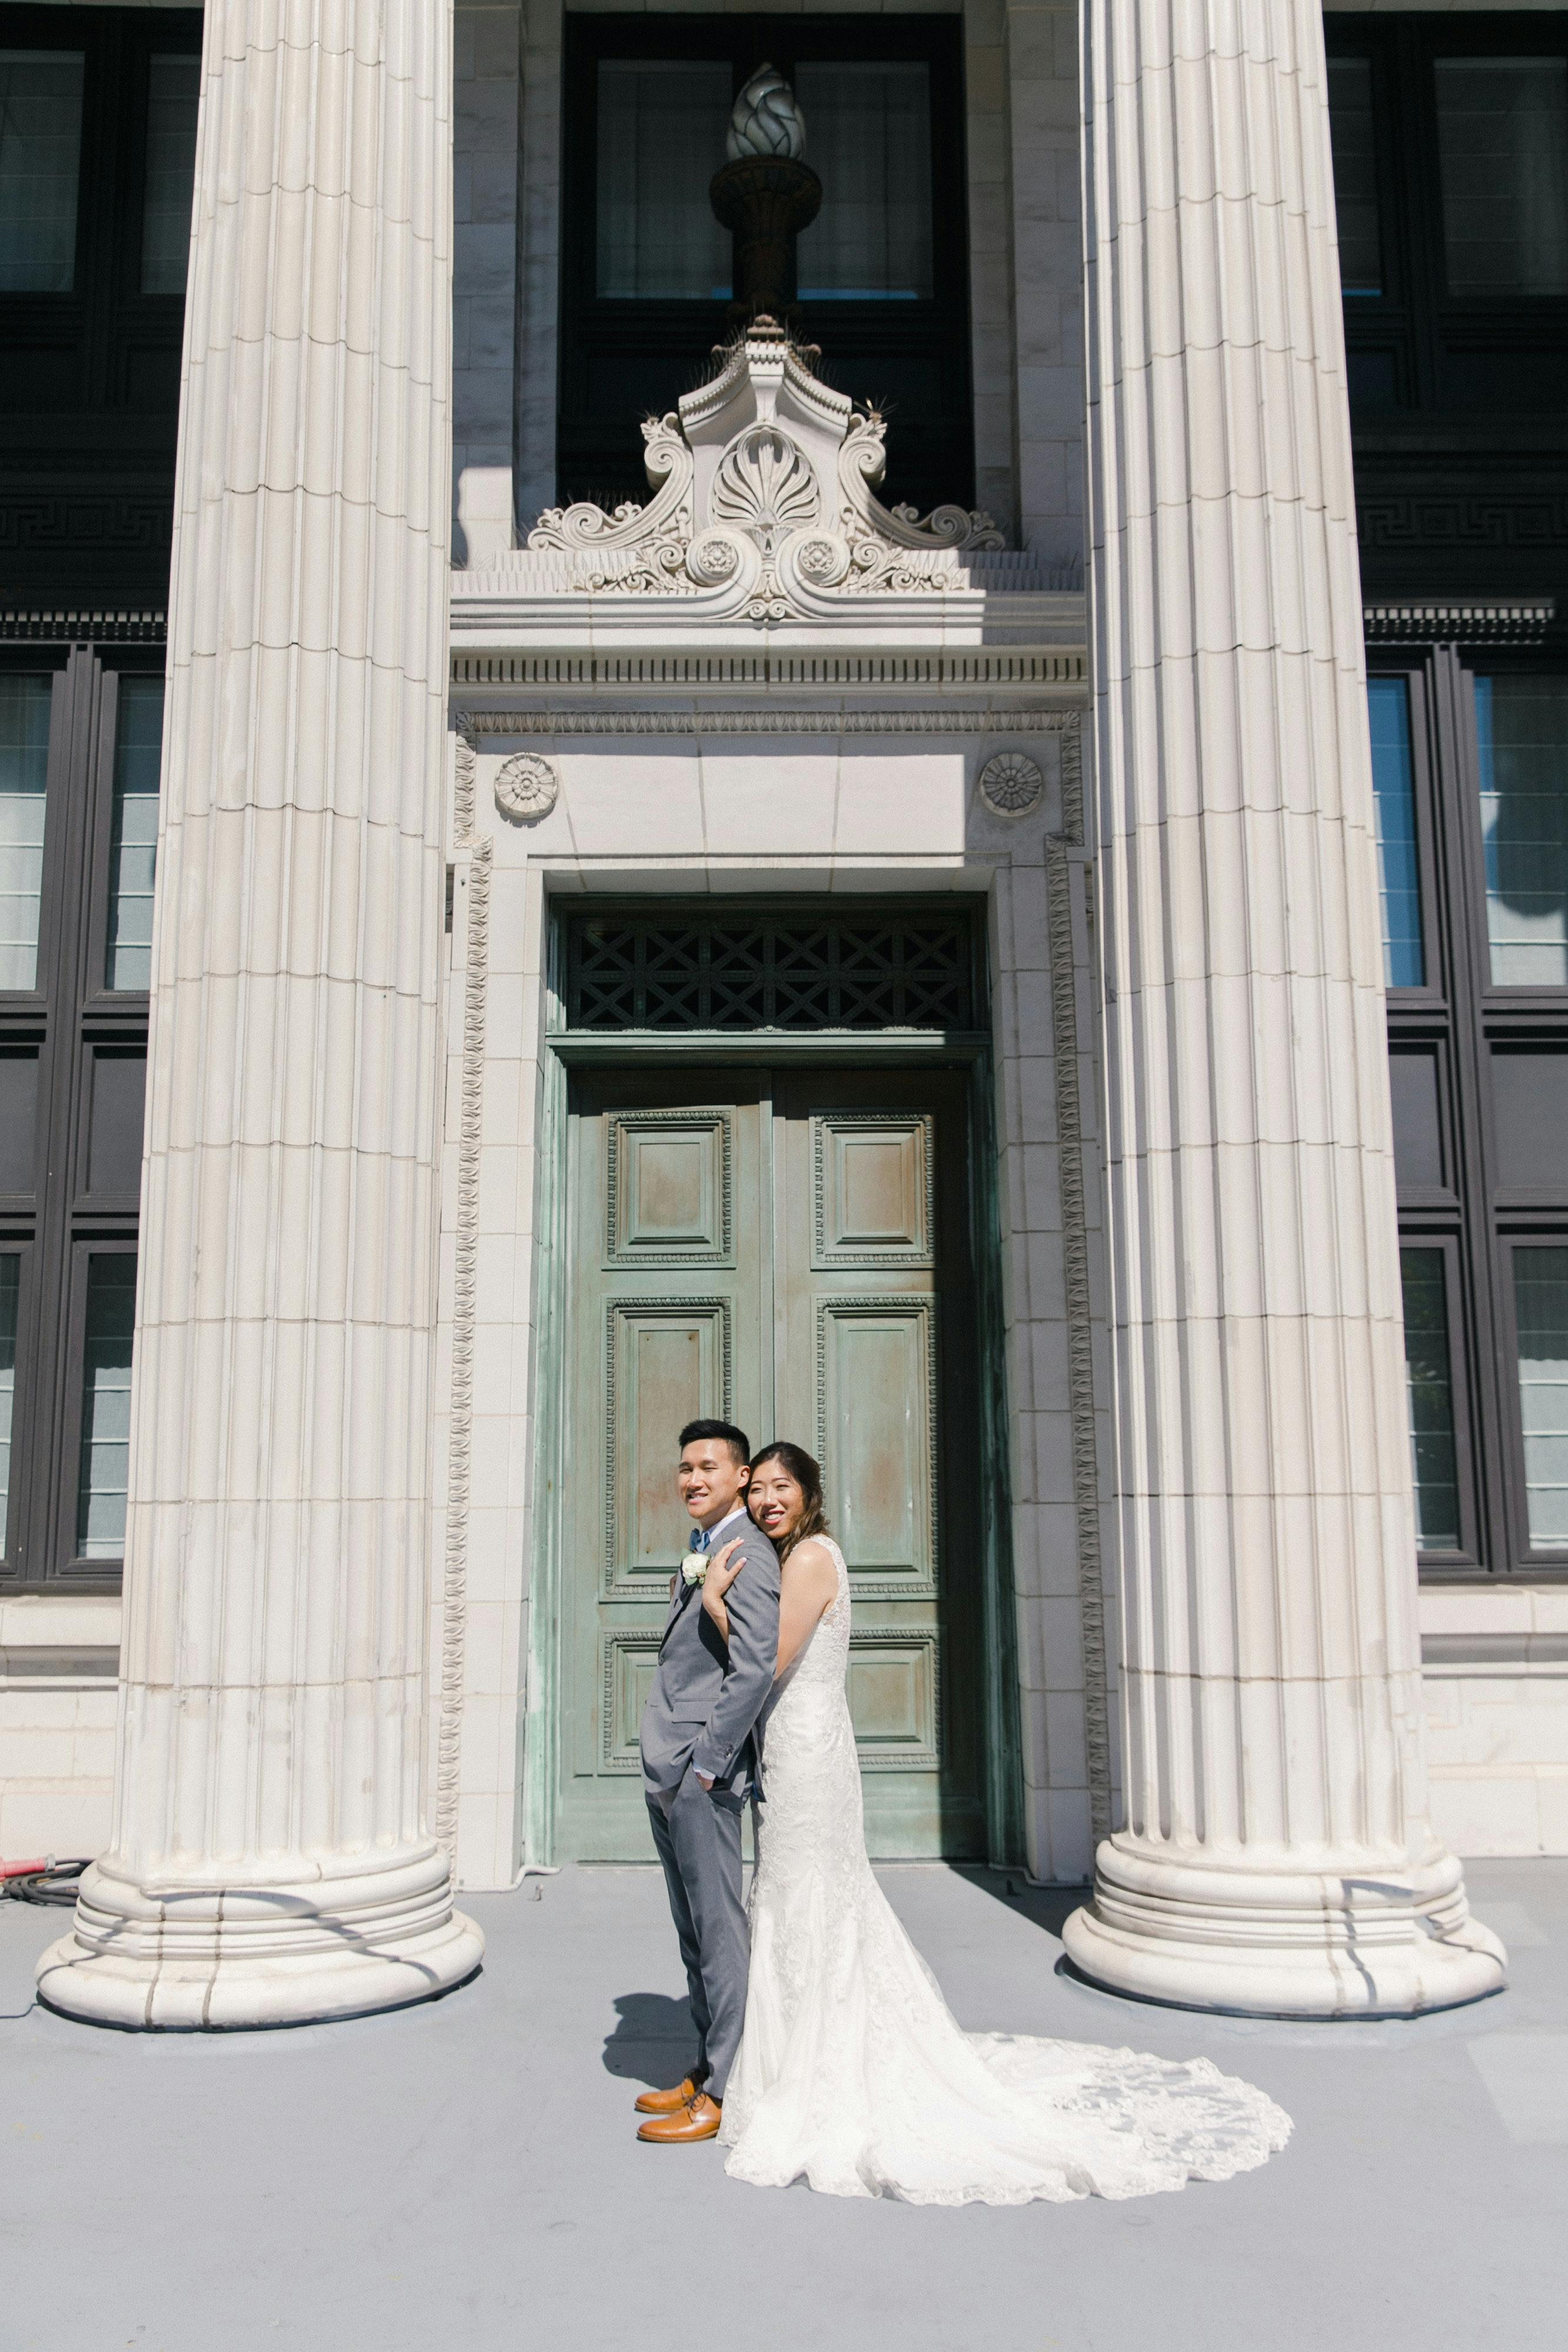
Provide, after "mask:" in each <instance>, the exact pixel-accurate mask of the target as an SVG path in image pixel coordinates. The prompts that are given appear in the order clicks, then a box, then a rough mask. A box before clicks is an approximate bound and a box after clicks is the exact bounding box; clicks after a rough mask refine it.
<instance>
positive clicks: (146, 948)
mask: <svg viewBox="0 0 1568 2352" xmlns="http://www.w3.org/2000/svg"><path fill="white" fill-rule="evenodd" d="M162 744H163V681H162V678H161V677H128V678H123V679H121V681H120V698H119V725H118V726H117V728H116V730H115V744H114V813H113V816H112V819H111V823H110V845H109V925H108V932H109V946H108V955H107V959H106V962H107V969H106V971H105V974H104V982H105V985H106V986H107V987H109V988H112V989H117V990H118V989H128V988H135V989H145V988H150V987H151V986H152V878H153V874H154V871H155V869H156V866H157V862H158V769H159V761H160V758H161V756H162Z"/></svg>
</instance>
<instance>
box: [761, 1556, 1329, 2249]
mask: <svg viewBox="0 0 1568 2352" xmlns="http://www.w3.org/2000/svg"><path fill="white" fill-rule="evenodd" d="M821 1540H823V1541H825V1542H826V1545H827V1549H828V1550H829V1551H830V1552H831V1556H832V1559H833V1562H834V1566H835V1570H836V1572H837V1577H838V1592H837V1596H836V1598H835V1599H834V1600H833V1601H832V1602H831V1605H830V1606H829V1608H828V1609H827V1610H826V1611H825V1612H823V1614H822V1616H821V1618H820V1619H819V1620H818V1622H817V1624H816V1626H815V1627H814V1628H813V1630H812V1633H811V1634H810V1638H809V1640H808V1641H807V1643H806V1644H805V1646H804V1648H803V1649H802V1650H801V1652H800V1655H799V1657H798V1658H797V1659H796V1660H795V1661H794V1663H793V1664H792V1665H791V1666H790V1667H789V1670H788V1671H787V1672H786V1673H785V1674H784V1675H781V1676H780V1677H779V1682H778V1684H777V1685H776V1687H775V1690H774V1693H773V1696H772V1698H771V1699H770V1701H769V1704H768V1713H767V1716H766V1719H765V1720H766V1734H765V1738H766V1752H767V1759H768V1768H767V1803H766V1806H765V1808H764V1811H763V1814H762V1819H761V1822H760V1825H759V1829H758V1864H757V1870H756V1874H755V1876H754V1878H753V1882H752V1888H751V1897H750V1905H749V1909H750V1918H751V1974H750V1983H749V1990H748V1993H747V2011H746V2031H745V2034H744V2037H743V2039H742V2042H741V2047H740V2054H739V2057H738V2059H737V2062H736V2065H735V2070H734V2072H733V2073H732V2074H731V2076H730V2079H729V2087H728V2091H727V2095H726V2098H725V2102H724V2121H723V2126H722V2129H721V2133H720V2137H721V2139H722V2141H723V2142H724V2144H725V2146H726V2148H727V2157H726V2168H727V2170H728V2171H729V2172H730V2173H731V2174H732V2175H734V2176H735V2177H736V2178H737V2179H741V2180H749V2181H753V2182H755V2183H757V2184H758V2186H759V2187H773V2188H783V2187H786V2186H787V2185H788V2184H789V2182H791V2181H794V2180H800V2179H804V2180H806V2181H808V2182H809V2183H810V2186H811V2187H812V2188H813V2189H824V2190H827V2191H828V2192H830V2193H831V2194H832V2195H835V2196H840V2197H898V2198H903V2199H904V2200H907V2201H908V2202H910V2203H912V2204H920V2205H962V2204H969V2203H984V2204H989V2205H1021V2204H1026V2203H1028V2202H1030V2200H1033V2199H1036V2198H1045V2199H1050V2200H1065V2199H1070V2198H1079V2197H1087V2196H1092V2195H1098V2196H1102V2197H1139V2196H1145V2195H1147V2194H1149V2193H1150V2192H1152V2191H1155V2190H1159V2189H1180V2188H1182V2187H1184V2186H1185V2184H1186V2182H1187V2181H1188V2180H1189V2179H1200V2180H1223V2179H1228V2178H1230V2176H1231V2175H1232V2174H1234V2173H1238V2172H1244V2171H1248V2170H1250V2169H1251V2168H1253V2167H1254V2166H1256V2165H1260V2164H1262V2163H1264V2162H1265V2161H1266V2160H1267V2158H1269V2157H1270V2155H1271V2154H1272V2153H1273V2152H1274V2151H1275V2150H1276V2149H1278V2148H1281V2147H1283V2146H1284V2144H1285V2141H1286V2139H1287V2137H1289V2134H1290V2129H1291V2124H1290V2118H1289V2116H1286V2115H1285V2114H1283V2113H1282V2111H1281V2109H1280V2108H1279V2107H1277V2106H1275V2105H1274V2104H1273V2102H1272V2101H1271V2100H1270V2099H1269V2098H1267V2097H1266V2096H1265V2095H1264V2094H1263V2093H1262V2092H1261V2091H1259V2090H1255V2089H1254V2088H1253V2087H1252V2085H1251V2084H1248V2083H1242V2082H1238V2081H1237V2080H1235V2079H1234V2078H1233V2077H1231V2076H1228V2075H1224V2074H1220V2073H1219V2072H1218V2069H1217V2068H1216V2067H1215V2066H1213V2065H1212V2064H1211V2063H1209V2061H1208V2060H1207V2059H1203V2058H1199V2059H1194V2060H1191V2061H1189V2062H1187V2063H1179V2064H1178V2063H1172V2062H1170V2061H1168V2060H1165V2059H1159V2058H1150V2057H1143V2056H1140V2055H1139V2054H1138V2053H1135V2052H1134V2051H1131V2050H1110V2049H1102V2048H1099V2047H1097V2046H1095V2045H1092V2044H1090V2043H1082V2042H1054V2041H1045V2040H1040V2039H1037V2038H1033V2037H1030V2036H1025V2035H1019V2034H1007V2033H965V2032H963V2031H962V2030H961V2029H960V2027H959V2026H958V2024H957V2022H956V2020H955V2019H954V2017H953V2015H952V2012H951V2011H949V2009H948V2008H947V2005H946V2001H945V2000H943V1998H942V1994H941V1991H940V1990H939V1988H938V1986H937V1984H936V1979H935V1978H934V1977H933V1975H932V1974H931V1971H930V1969H928V1968H927V1967H926V1966H925V1962H924V1960H923V1959H922V1958H920V1955H919V1953H918V1952H917V1951H916V1950H915V1947H914V1945H913V1944H912V1943H911V1942H910V1940H909V1937H908V1936H907V1935H906V1934H905V1933H904V1927H903V1926H902V1924H901V1923H900V1921H899V1919H898V1917H897V1916H896V1914H895V1913H894V1910H893V1907H892V1906H891V1905H890V1904H889V1903H888V1901H887V1898H886V1896H885V1895H883V1892H882V1889H881V1887H880V1886H879V1885H878V1884H877V1881H876V1878H875V1876H874V1875H873V1871H872V1868H871V1864H870V1863H869V1861H868V1860H867V1857H866V1850H865V1832H864V1826H863V1820H862V1806H861V1780H860V1767H859V1762H858V1759H857V1757H856V1753H855V1739H854V1727H853V1725H852V1722H851V1719H850V1710H849V1700H848V1696H847V1693H846V1687H845V1676H846V1669H847V1666H848V1663H849V1654H850V1612H851V1602H850V1583H849V1574H848V1571H847V1570H846V1568H845V1565H844V1559H843V1555H842V1553H841V1551H840V1550H839V1548H838V1546H837V1545H836V1544H834V1543H832V1542H831V1539H828V1538H821Z"/></svg>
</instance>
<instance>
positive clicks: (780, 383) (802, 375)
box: [497, 319, 1002, 624]
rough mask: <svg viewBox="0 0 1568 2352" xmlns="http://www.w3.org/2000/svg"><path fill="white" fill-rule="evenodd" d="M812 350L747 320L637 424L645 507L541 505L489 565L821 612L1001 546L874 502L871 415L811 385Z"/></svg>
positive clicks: (964, 584) (775, 609)
mask: <svg viewBox="0 0 1568 2352" xmlns="http://www.w3.org/2000/svg"><path fill="white" fill-rule="evenodd" d="M812 356H814V354H813V353H811V352H810V351H808V350H806V349H803V348H802V347H801V346H800V345H799V344H797V343H794V342H792V341H790V339H789V335H788V334H786V332H785V331H784V330H783V329H782V328H781V327H779V326H777V325H776V324H775V323H774V321H773V320H771V319H758V320H757V321H756V322H755V323H754V324H753V325H752V326H751V327H750V328H749V329H747V331H746V333H745V334H744V335H743V336H741V337H739V338H738V339H737V341H736V342H735V343H734V344H733V345H732V346H731V347H730V348H729V350H728V351H727V352H726V354H725V357H724V363H723V365H722V366H721V368H720V369H719V372H718V373H717V374H716V376H715V377H714V379H713V381H712V382H711V383H706V384H704V385H702V386H701V387H699V389H698V390H697V391H695V392H688V393H686V394H684V395H683V396H682V398H681V401H680V403H679V406H678V408H677V409H675V410H673V411H671V413H670V414H669V415H665V416H662V417H649V418H648V419H647V420H646V421H645V422H644V424H643V440H644V442H645V444H646V449H645V453H644V458H643V463H644V465H645V466H646V468H647V473H648V480H649V483H650V485H651V486H653V490H654V495H653V498H652V499H650V500H649V502H648V504H647V505H646V506H635V505H632V504H627V505H623V506H619V507H617V508H616V509H615V510H614V512H613V513H612V514H607V513H606V512H605V510H604V509H603V508H602V507H597V506H592V505H590V504H587V503H583V504H580V505H577V506H570V507H564V508H562V507H553V508H551V509H549V511H548V512H547V513H545V514H542V515H541V516H540V517H539V519H538V522H537V523H536V524H535V526H534V528H533V530H531V531H530V532H529V534H528V549H527V551H524V552H523V553H522V554H520V555H517V556H514V557H512V558H510V559H509V561H508V562H505V563H503V564H502V565H500V566H498V567H497V572H498V573H500V574H504V575H505V576H506V578H507V579H508V580H509V581H511V582H513V583H515V584H516V585H517V586H518V587H521V588H527V587H530V586H535V585H537V584H539V582H538V581H537V580H536V578H535V574H536V573H538V574H540V575H541V577H544V576H548V579H549V585H551V586H559V587H563V588H566V589H568V590H569V591H570V590H575V591H594V590H598V591H605V590H612V591H618V592H620V593H622V594H627V593H630V594H636V595H663V596H695V595H704V596H706V597H707V598H708V599H709V600H710V604H711V609H712V613H713V616H714V618H716V619H733V618H736V617H741V618H744V619H747V620H749V621H753V622H757V623H759V624H764V623H768V622H780V621H788V620H793V619H800V618H802V617H805V618H816V619H821V618H826V617H831V614H832V613H833V612H834V610H835V608H837V607H839V606H840V605H841V600H842V599H843V598H844V597H846V596H859V595H865V594H868V593H878V592H894V593H912V592H914V593H926V592H935V593H941V592H942V591H944V590H955V589H967V588H968V587H970V586H971V584H972V583H971V581H970V578H969V574H968V571H967V567H966V566H965V565H964V564H963V563H962V562H959V560H958V559H959V557H960V556H961V555H962V554H964V553H966V552H977V553H978V552H982V551H990V550H999V549H1000V548H1001V546H1002V539H1001V534H1000V532H999V531H998V530H997V528H996V526H995V524H994V523H993V522H992V520H991V518H990V517H989V515H987V514H983V513H980V512H978V511H971V510H970V509H967V508H964V507H958V506H941V507H938V508H936V510H935V511H934V512H933V513H931V514H929V515H926V516H925V517H924V518H922V517H920V516H919V515H918V514H917V513H916V512H915V509H914V508H913V507H908V506H900V507H885V506H883V504H882V502H881V500H880V499H878V498H877V497H876V495H875V489H876V486H877V485H878V484H880V482H881V481H882V478H883V471H884V468H885V466H886V453H885V450H884V448H883V436H884V433H885V430H886V427H885V424H884V420H883V418H882V417H881V416H880V415H878V414H877V412H876V411H875V410H874V409H862V410H860V411H857V410H856V409H855V408H854V406H853V404H852V402H851V401H850V400H849V398H848V397H847V396H846V394H843V393H841V392H835V391H833V390H832V389H831V386H830V385H828V384H825V383H821V380H820V379H819V378H818V377H817V376H816V375H815V374H813V373H812V370H811V366H810V360H811V358H812ZM530 556H532V557H533V558H534V559H535V562H533V564H532V565H531V566H530V563H529V557H530ZM562 557H565V558H567V559H568V562H567V564H566V567H565V569H564V571H563V570H562V569H561V566H560V559H561V558H562ZM540 558H542V559H544V562H543V563H542V564H541V563H540V562H539V561H538V559H540Z"/></svg>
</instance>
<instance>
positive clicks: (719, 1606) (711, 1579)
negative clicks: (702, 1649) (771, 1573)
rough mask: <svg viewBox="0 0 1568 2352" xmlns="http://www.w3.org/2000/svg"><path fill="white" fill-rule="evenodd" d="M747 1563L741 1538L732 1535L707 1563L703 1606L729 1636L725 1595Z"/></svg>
mask: <svg viewBox="0 0 1568 2352" xmlns="http://www.w3.org/2000/svg"><path fill="white" fill-rule="evenodd" d="M745 1565H746V1560H745V1557H744V1554H743V1553H742V1549H741V1538H740V1537H739V1536H731V1538H730V1539H729V1541H728V1542H727V1544H723V1545H721V1546H720V1548H719V1549H718V1550H717V1551H716V1552H715V1554H714V1556H713V1558H712V1559H710V1560H709V1562H708V1564H707V1574H706V1576H705V1577H704V1578H703V1607H704V1608H705V1609H706V1611H707V1613H708V1615H709V1616H710V1617H711V1618H712V1619H713V1621H714V1622H715V1623H716V1625H717V1626H719V1627H720V1628H721V1630H722V1631H723V1632H724V1633H725V1634H726V1636H727V1635H728V1633H729V1612H728V1610H727V1608H726V1607H725V1605H724V1596H725V1594H726V1593H727V1591H729V1588H730V1586H731V1585H732V1584H733V1583H734V1582H735V1580H736V1578H737V1576H738V1575H739V1574H740V1571H741V1570H742V1569H743V1568H744V1567H745Z"/></svg>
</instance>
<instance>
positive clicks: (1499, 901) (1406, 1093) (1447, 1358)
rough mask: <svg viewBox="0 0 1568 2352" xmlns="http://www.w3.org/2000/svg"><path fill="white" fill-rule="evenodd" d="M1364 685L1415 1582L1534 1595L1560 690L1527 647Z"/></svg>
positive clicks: (1559, 1176)
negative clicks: (1378, 857) (1510, 1585)
mask: <svg viewBox="0 0 1568 2352" xmlns="http://www.w3.org/2000/svg"><path fill="white" fill-rule="evenodd" d="M1523 609H1525V608H1521V611H1522V610H1523ZM1440 610H1441V608H1437V607H1435V608H1433V617H1434V618H1436V617H1437V615H1438V614H1439V613H1440ZM1492 625H1496V622H1495V616H1494V622H1493V624H1492ZM1373 671H1374V675H1373V677H1371V679H1370V680H1369V694H1368V704H1369V712H1370V717H1371V724H1372V738H1373V770H1374V782H1375V794H1376V801H1377V812H1378V834H1379V846H1380V850H1381V854H1382V864H1383V906H1384V956H1385V976H1386V978H1387V981H1388V983H1389V990H1390V993H1389V998H1388V1023H1389V1042H1390V1049H1391V1062H1390V1077H1391V1090H1392V1096H1393V1107H1394V1133H1395V1160H1396V1174H1397V1179H1398V1189H1399V1210H1400V1234H1401V1272H1402V1275H1403V1279H1404V1303H1405V1345H1406V1380H1407V1392H1408V1402H1409V1416H1410V1446H1411V1461H1412V1469H1413V1473H1414V1479H1415V1487H1416V1526H1417V1530H1418V1537H1419V1543H1420V1549H1421V1553H1422V1558H1423V1562H1424V1565H1425V1567H1426V1568H1427V1570H1428V1571H1430V1572H1434V1573H1446V1574H1459V1575H1463V1574H1469V1575H1474V1574H1475V1573H1476V1571H1477V1570H1488V1571H1502V1572H1514V1573H1520V1574H1525V1575H1537V1576H1539V1575H1540V1574H1542V1573H1543V1572H1547V1573H1555V1572H1557V1571H1559V1570H1568V677H1564V675H1563V671H1562V668H1561V656H1560V655H1559V656H1557V657H1556V659H1555V660H1554V659H1553V658H1552V656H1551V654H1550V653H1549V651H1548V650H1547V648H1546V646H1544V645H1543V646H1542V647H1541V648H1540V649H1539V650H1538V651H1536V652H1534V653H1530V652H1527V651H1524V650H1522V649H1521V648H1518V647H1515V648H1512V649H1511V650H1509V651H1508V652H1506V653H1504V652H1501V651H1498V652H1489V651H1488V650H1487V649H1486V648H1484V647H1480V648H1477V649H1476V650H1475V651H1473V652H1471V653H1469V654H1467V653H1466V651H1465V649H1464V648H1463V647H1462V646H1453V645H1449V644H1439V645H1435V646H1430V647H1428V648H1427V649H1426V650H1425V651H1416V650H1412V651H1411V652H1410V653H1409V654H1408V655H1406V656H1405V657H1404V659H1403V661H1402V662H1400V661H1399V660H1398V657H1397V656H1394V655H1392V654H1383V653H1377V654H1375V658H1374V661H1373Z"/></svg>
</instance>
